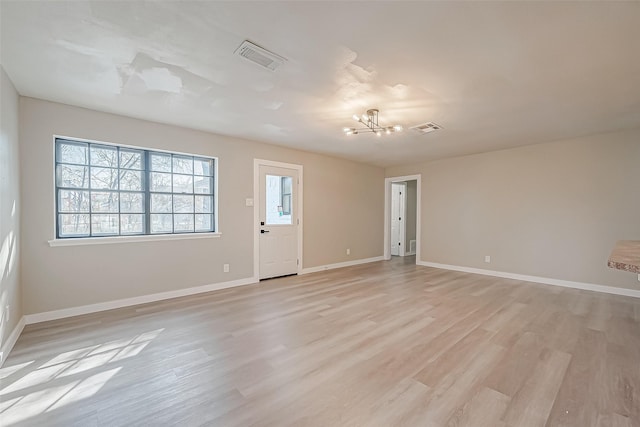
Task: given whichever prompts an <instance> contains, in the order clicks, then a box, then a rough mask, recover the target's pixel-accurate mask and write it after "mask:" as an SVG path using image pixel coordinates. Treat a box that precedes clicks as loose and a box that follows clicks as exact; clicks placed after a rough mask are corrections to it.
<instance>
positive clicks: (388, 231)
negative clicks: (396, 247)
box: [384, 174, 422, 264]
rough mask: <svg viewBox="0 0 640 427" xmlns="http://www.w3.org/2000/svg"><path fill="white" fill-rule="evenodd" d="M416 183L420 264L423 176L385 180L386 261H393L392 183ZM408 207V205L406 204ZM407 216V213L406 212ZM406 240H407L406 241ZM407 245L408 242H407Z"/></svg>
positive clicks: (417, 240)
mask: <svg viewBox="0 0 640 427" xmlns="http://www.w3.org/2000/svg"><path fill="white" fill-rule="evenodd" d="M405 181H416V184H417V185H416V264H418V263H419V262H420V237H421V234H422V231H421V230H422V227H421V223H422V218H421V215H420V211H421V208H422V201H421V200H422V174H417V175H405V176H393V177H388V178H385V179H384V259H385V260H390V259H391V183H392V182H405ZM405 206H406V204H405ZM405 216H406V212H405ZM405 240H406V239H405ZM405 243H406V242H405Z"/></svg>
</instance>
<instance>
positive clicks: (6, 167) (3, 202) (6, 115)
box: [0, 66, 22, 361]
mask: <svg viewBox="0 0 640 427" xmlns="http://www.w3.org/2000/svg"><path fill="white" fill-rule="evenodd" d="M0 97H1V98H2V99H1V101H0V348H3V349H6V348H5V344H6V343H7V338H8V337H9V335H10V334H11V333H12V332H13V330H14V329H15V328H16V326H17V325H18V322H19V321H20V319H21V317H22V303H21V290H20V271H19V270H20V185H19V183H20V181H19V161H18V93H17V92H16V89H15V88H14V87H13V84H12V83H11V80H9V77H8V76H7V74H6V73H5V71H4V68H2V66H0ZM9 345H10V344H9ZM4 356H6V355H3V356H1V357H0V361H4Z"/></svg>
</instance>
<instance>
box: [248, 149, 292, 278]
mask: <svg viewBox="0 0 640 427" xmlns="http://www.w3.org/2000/svg"><path fill="white" fill-rule="evenodd" d="M254 223H255V226H254V233H255V237H254V278H255V279H257V280H263V279H270V278H274V277H281V276H288V275H291V274H299V273H300V272H301V269H302V166H300V165H294V164H288V163H280V162H272V161H267V160H259V159H256V160H255V161H254Z"/></svg>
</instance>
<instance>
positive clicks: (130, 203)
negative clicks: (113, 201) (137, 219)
mask: <svg viewBox="0 0 640 427" xmlns="http://www.w3.org/2000/svg"><path fill="white" fill-rule="evenodd" d="M120 212H125V213H126V212H131V213H144V194H142V193H120Z"/></svg>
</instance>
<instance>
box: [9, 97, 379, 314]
mask: <svg viewBox="0 0 640 427" xmlns="http://www.w3.org/2000/svg"><path fill="white" fill-rule="evenodd" d="M20 132H21V133H20V141H21V143H20V146H21V161H22V163H21V166H22V167H21V173H22V180H23V183H22V204H23V216H22V221H23V224H25V226H23V230H22V231H23V234H22V240H23V261H22V266H23V268H22V283H23V299H24V306H23V307H24V312H25V314H32V313H41V312H45V311H50V310H57V309H63V308H70V307H76V306H82V305H87V304H93V303H100V302H106V301H112V300H117V299H123V298H130V297H136V296H142V295H148V294H153V293H159V292H168V291H173V290H178V289H183V288H188V287H194V286H201V285H207V284H212V283H219V282H225V281H231V280H236V279H244V278H249V277H251V276H252V275H253V271H252V270H253V208H252V207H247V206H245V199H246V198H250V197H253V159H254V158H261V159H267V160H275V161H281V162H287V163H295V164H301V165H303V167H304V248H303V249H304V261H303V266H304V267H305V268H306V267H314V266H320V265H326V264H332V263H339V262H345V261H352V260H357V259H365V258H371V257H376V256H382V252H383V221H384V218H383V215H384V210H383V205H384V191H383V188H384V170H383V169H382V168H377V167H373V166H368V165H364V164H359V163H354V162H351V161H347V160H342V159H337V158H332V157H327V156H322V155H318V154H312V153H308V152H302V151H296V150H291V149H286V148H282V147H277V146H273V145H267V144H262V143H257V142H252V141H247V140H241V139H237V138H232V137H225V136H220V135H214V134H210V133H205V132H198V131H194V130H189V129H184V128H179V127H175V126H168V125H162V124H158V123H152V122H147V121H142V120H137V119H132V118H127V117H123V116H117V115H112V114H106V113H101V112H96V111H91V110H86V109H82V108H76V107H71V106H67V105H63V104H57V103H52V102H47V101H42V100H36V99H32V98H21V101H20ZM54 134H57V135H64V136H72V137H77V138H85V139H93V140H98V141H106V142H112V143H120V144H130V145H137V146H142V147H149V148H155V149H164V150H176V151H181V152H187V153H194V154H201V155H205V156H216V157H218V158H219V230H220V232H221V233H222V236H221V237H220V238H218V239H200V240H177V241H162V242H144V243H119V244H110V245H93V246H71V247H49V245H48V244H47V241H48V240H50V239H52V238H53V236H54V215H53V209H54V190H53V186H54V182H53V169H54V167H53V135H54ZM336 213H339V215H336ZM27 224H28V226H26V225H27ZM346 248H351V255H346V254H345V253H346ZM225 263H228V264H230V267H231V271H230V272H229V273H223V269H222V265H223V264H225Z"/></svg>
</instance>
